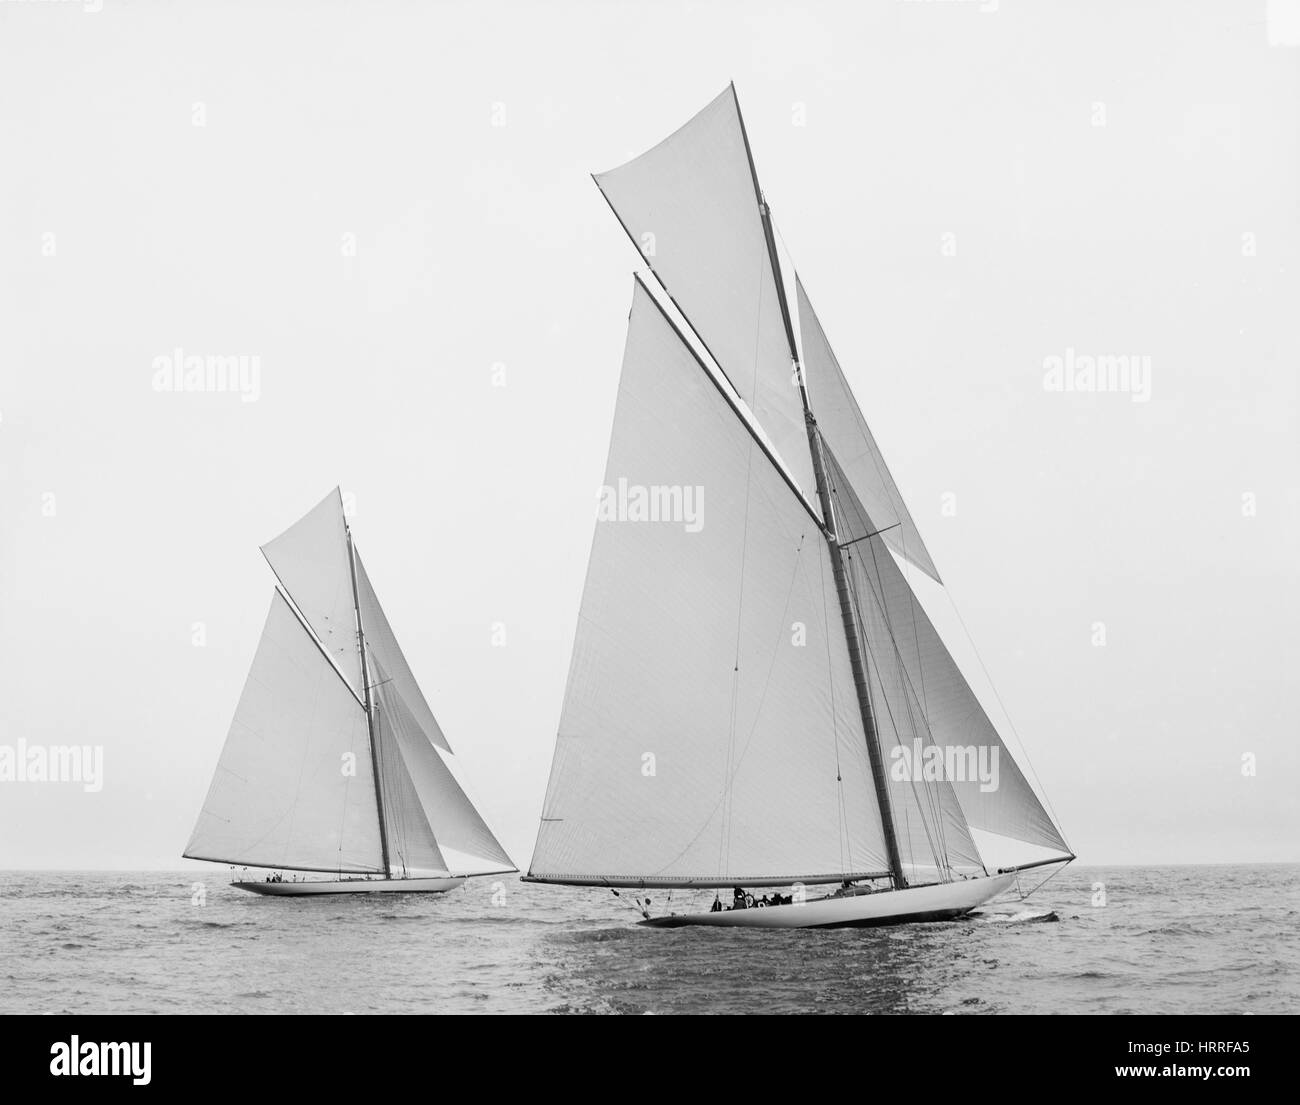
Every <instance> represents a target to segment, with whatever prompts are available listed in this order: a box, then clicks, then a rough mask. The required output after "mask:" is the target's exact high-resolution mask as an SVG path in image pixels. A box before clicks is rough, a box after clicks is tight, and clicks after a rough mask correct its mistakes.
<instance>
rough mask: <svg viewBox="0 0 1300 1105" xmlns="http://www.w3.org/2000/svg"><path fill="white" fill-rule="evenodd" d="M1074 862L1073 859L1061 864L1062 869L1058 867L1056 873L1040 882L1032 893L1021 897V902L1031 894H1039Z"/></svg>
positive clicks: (1029, 892)
mask: <svg viewBox="0 0 1300 1105" xmlns="http://www.w3.org/2000/svg"><path fill="white" fill-rule="evenodd" d="M1073 862H1074V860H1072V859H1067V860H1066V861H1065V862H1064V863H1062V864H1061V866H1060V867H1058V868H1057V869H1056V870H1055V871H1053V872H1052V873H1051V874H1050V875H1048V876H1047V878H1045V879H1044V880H1043V881H1042V882H1040V883H1039V884H1038V885H1037V886H1035V887H1034V888H1033V889H1032V890H1030V891H1028V892H1026V893H1024V894H1021V895H1020V900H1021V901H1022V902H1023V901H1024V900H1025V899H1026V898H1028V897H1029V895H1030V894H1037V893H1038V892H1039V891H1040V890H1042V889H1043V887H1045V886H1046V885H1047V884H1048V883H1049V882H1051V881H1052V880H1053V879H1054V878H1056V876H1057V875H1059V874H1060V873H1061V872H1062V871H1064V870H1065V869H1066V868H1067V867H1069V866H1070V864H1072V863H1073Z"/></svg>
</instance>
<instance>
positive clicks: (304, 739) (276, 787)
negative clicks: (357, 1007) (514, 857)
mask: <svg viewBox="0 0 1300 1105" xmlns="http://www.w3.org/2000/svg"><path fill="white" fill-rule="evenodd" d="M262 553H263V555H264V556H265V557H266V559H267V562H268V563H269V564H270V566H271V569H272V570H273V571H274V573H275V575H276V578H277V580H278V581H279V586H278V587H277V588H276V589H275V593H274V595H273V597H272V599H271V610H270V613H269V614H268V615H267V619H266V625H265V627H264V628H263V630H262V639H261V642H260V644H259V645H258V647H257V653H256V655H255V656H254V657H253V666H252V670H250V671H249V673H248V680H247V682H246V683H245V684H244V692H243V694H242V695H241V697H240V699H239V705H238V707H237V708H236V710H235V718H234V721H233V722H232V723H231V726H230V732H229V735H228V736H227V737H226V744H225V747H224V748H223V749H222V751H221V759H220V760H219V761H218V763H217V770H216V773H215V775H214V776H213V779H212V784H211V786H210V787H209V789H208V795H207V799H206V800H205V801H204V803H203V809H202V810H201V811H200V813H199V818H198V823H197V824H196V825H195V826H194V833H193V835H192V836H191V837H190V842H189V844H188V845H187V846H186V848H185V852H184V855H185V857H186V858H187V859H200V860H211V861H213V862H216V863H229V864H235V865H243V866H246V867H257V868H263V869H268V870H270V871H272V872H274V873H273V874H270V875H268V876H266V877H264V878H263V879H260V880H251V879H248V880H239V881H236V882H235V883H234V885H235V886H237V887H239V888H240V889H242V890H249V891H252V892H254V893H257V894H267V895H276V896H291V897H301V896H305V895H317V894H372V893H378V892H403V893H409V892H412V891H418V892H423V893H441V892H444V891H447V890H451V889H452V888H454V887H456V886H459V885H463V883H464V880H465V879H467V878H469V877H471V876H473V875H492V874H505V873H508V872H511V871H515V870H516V868H515V866H514V864H513V863H512V862H511V860H510V857H509V856H508V855H507V854H506V852H505V849H503V848H502V847H501V845H500V843H498V841H497V839H496V837H495V836H493V835H492V831H491V830H490V829H489V828H488V827H487V824H486V823H485V822H484V820H483V818H482V817H481V816H480V815H479V813H478V810H476V809H475V808H474V805H473V803H472V802H471V801H470V800H469V798H468V797H467V796H466V794H465V792H464V790H462V789H461V786H460V784H459V783H458V782H457V781H456V778H455V776H454V775H453V774H452V771H451V769H450V768H449V766H448V764H447V762H446V760H444V756H446V757H450V756H451V745H450V744H449V743H448V741H447V738H446V736H445V735H444V734H443V731H442V729H441V727H440V726H439V725H438V722H437V721H436V720H435V718H434V716H433V711H432V710H430V708H429V704H428V702H426V701H425V698H424V694H423V693H422V692H421V690H420V687H419V684H418V683H417V682H416V680H415V676H414V675H413V674H412V672H411V668H410V665H409V664H408V663H407V661H406V657H405V656H404V655H403V654H402V650H401V648H400V647H399V645H398V643H397V638H396V637H395V636H394V635H393V630H392V628H391V627H390V626H389V624H388V618H387V616H386V615H385V614H384V610H383V607H382V606H380V604H379V599H378V597H377V596H376V595H375V590H374V588H373V587H372V586H371V583H370V577H369V576H368V575H367V574H366V569H365V566H364V565H363V564H362V562H361V556H360V554H359V553H358V552H357V550H356V546H355V545H354V544H353V541H352V532H351V530H350V528H349V527H348V524H347V520H346V518H345V515H344V511H343V499H342V495H341V494H340V492H339V490H338V488H335V489H334V491H332V492H330V494H329V495H327V496H326V497H325V498H324V499H322V500H321V502H320V503H319V504H318V505H317V506H316V507H314V508H313V509H312V510H311V511H310V512H309V513H307V514H306V515H305V516H304V517H303V518H302V519H300V520H299V521H298V522H296V523H295V524H294V525H293V526H291V527H290V528H289V529H288V530H286V531H285V532H284V533H282V534H281V535H280V536H279V537H277V538H275V540H273V541H271V542H270V543H269V544H267V545H265V546H263V548H262ZM285 871H296V872H297V871H301V872H310V873H314V874H327V875H332V876H333V878H298V877H297V876H296V875H295V876H292V877H290V878H285V877H284V875H283V872H285Z"/></svg>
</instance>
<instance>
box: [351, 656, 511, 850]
mask: <svg viewBox="0 0 1300 1105" xmlns="http://www.w3.org/2000/svg"><path fill="white" fill-rule="evenodd" d="M376 676H377V681H378V686H377V687H376V689H375V695H376V700H377V705H378V709H377V714H378V717H379V718H380V719H381V729H382V733H383V743H382V744H381V747H382V748H383V749H384V755H385V757H388V756H390V755H396V756H398V757H400V760H401V764H402V768H403V771H404V773H405V775H406V776H407V778H409V780H410V784H411V794H412V795H413V796H414V797H415V799H416V805H415V806H414V807H411V806H410V804H409V802H408V803H406V804H405V805H404V807H403V810H402V811H401V814H400V817H397V818H396V820H397V821H398V822H399V823H403V822H405V823H409V824H410V825H413V826H414V827H415V830H414V834H413V835H417V836H418V835H419V834H421V833H423V832H424V831H425V827H427V830H428V833H429V835H430V836H431V838H432V839H433V840H435V841H436V842H437V850H438V853H439V856H440V857H441V859H442V861H443V863H445V865H446V866H445V867H444V870H447V871H450V872H451V873H453V874H458V873H465V874H483V873H487V872H491V871H513V870H515V866H514V864H513V863H512V862H511V859H510V857H509V856H508V855H507V854H506V851H505V849H504V848H502V847H501V844H500V842H499V841H498V840H497V838H496V837H495V836H493V835H492V830H491V829H489V828H488V826H487V823H486V822H485V821H484V820H483V818H482V817H481V816H480V814H479V812H478V810H477V809H475V808H474V804H473V803H472V802H471V801H470V800H469V798H468V797H467V796H466V794H465V792H464V791H463V790H462V789H461V787H460V784H459V783H457V781H456V779H455V777H454V776H453V775H452V773H451V770H450V769H449V768H448V767H447V765H446V764H445V763H444V762H443V760H442V756H441V754H440V753H439V752H438V750H437V749H436V748H434V747H433V745H432V744H430V743H429V740H428V737H427V736H426V735H425V733H424V731H423V728H422V727H421V726H420V725H419V724H417V722H416V719H415V715H414V714H413V712H412V711H411V710H410V708H409V707H408V705H407V703H406V702H405V701H404V700H403V698H402V695H401V691H400V689H399V687H398V684H397V682H396V681H395V680H390V679H388V678H386V673H385V671H384V669H383V667H382V665H377V671H376ZM393 823H394V821H393V820H390V824H393ZM403 831H407V832H410V831H411V830H408V829H405V828H404V829H403ZM389 839H390V843H391V840H392V837H391V836H390V838H389Z"/></svg>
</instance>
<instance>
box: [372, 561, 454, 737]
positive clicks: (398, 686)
mask: <svg viewBox="0 0 1300 1105" xmlns="http://www.w3.org/2000/svg"><path fill="white" fill-rule="evenodd" d="M354 551H355V546H354ZM356 560H357V605H358V607H359V608H360V610H361V624H362V625H363V626H364V627H365V636H366V647H367V648H368V649H369V650H370V662H371V664H372V666H373V665H377V666H379V667H381V668H382V669H383V671H384V672H385V675H384V678H385V679H387V680H391V681H392V683H393V687H394V690H395V691H396V693H397V694H398V695H400V697H401V700H402V704H403V708H404V709H405V710H406V712H407V713H408V714H409V715H410V720H411V722H412V723H413V724H415V725H416V726H417V727H418V728H419V729H420V731H421V732H422V733H423V734H424V736H425V738H426V739H427V740H429V741H432V742H433V743H434V744H436V745H437V746H438V747H439V748H444V749H446V750H447V751H448V752H450V751H451V745H450V744H449V743H447V738H446V737H445V736H444V735H443V732H442V727H441V726H440V725H439V724H438V721H437V719H436V718H435V717H434V716H433V711H432V710H431V709H429V704H428V703H427V702H426V701H425V700H424V692H423V691H421V690H420V685H419V684H418V683H417V682H416V681H415V676H414V675H413V674H412V673H411V665H410V664H408V663H407V662H406V656H405V655H404V654H403V653H402V649H401V646H400V645H398V643H397V637H396V636H395V635H394V634H393V628H392V626H390V625H389V624H388V616H387V615H386V614H385V613H384V608H383V607H382V606H380V605H379V597H378V596H377V595H376V594H375V589H374V587H373V586H371V583H370V577H369V576H368V575H367V574H366V569H365V565H364V564H362V563H361V555H360V554H359V553H357V554H356ZM370 681H371V683H374V682H375V681H376V680H375V676H374V673H373V672H372V673H371V679H370Z"/></svg>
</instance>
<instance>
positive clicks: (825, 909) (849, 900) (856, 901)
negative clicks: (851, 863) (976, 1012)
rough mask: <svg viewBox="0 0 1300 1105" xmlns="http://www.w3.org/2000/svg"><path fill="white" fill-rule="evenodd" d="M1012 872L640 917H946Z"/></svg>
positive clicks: (715, 921)
mask: <svg viewBox="0 0 1300 1105" xmlns="http://www.w3.org/2000/svg"><path fill="white" fill-rule="evenodd" d="M1014 880H1015V875H1014V874H1007V875H993V876H988V877H985V878H979V879H963V880H959V881H957V882H946V883H938V884H936V885H933V886H912V887H908V888H907V889H906V890H882V891H879V892H877V893H874V894H856V895H851V896H845V897H826V898H810V899H808V900H806V901H803V902H797V903H792V904H790V905H778V906H766V907H762V906H760V907H756V908H753V909H725V910H721V911H719V912H717V913H679V914H669V915H668V916H666V917H652V918H650V919H648V920H645V921H642V922H640V923H641V924H643V925H649V926H651V927H654V928H677V927H680V926H684V925H715V926H721V927H725V928H771V929H803V928H869V927H872V926H876V925H906V924H911V923H914V922H918V921H951V920H953V919H954V918H957V917H961V916H963V915H964V914H966V913H969V912H970V911H971V910H972V909H974V908H976V906H980V905H983V904H984V903H985V902H987V901H989V900H990V899H992V898H995V897H997V896H998V895H999V894H1001V893H1002V892H1003V891H1004V890H1006V889H1007V888H1008V887H1009V886H1011V884H1012V882H1013V881H1014Z"/></svg>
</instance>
